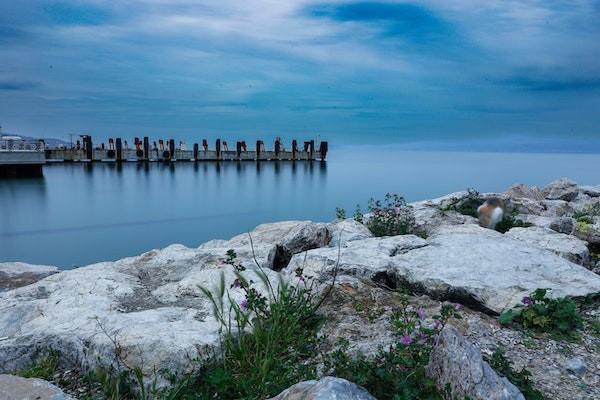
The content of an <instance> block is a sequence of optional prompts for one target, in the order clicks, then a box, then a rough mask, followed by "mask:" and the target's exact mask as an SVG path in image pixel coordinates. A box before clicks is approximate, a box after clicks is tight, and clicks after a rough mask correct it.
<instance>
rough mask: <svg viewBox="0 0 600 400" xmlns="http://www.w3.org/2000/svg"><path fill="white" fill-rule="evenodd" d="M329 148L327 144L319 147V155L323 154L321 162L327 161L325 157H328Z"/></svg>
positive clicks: (322, 143)
mask: <svg viewBox="0 0 600 400" xmlns="http://www.w3.org/2000/svg"><path fill="white" fill-rule="evenodd" d="M328 147H329V145H328V143H327V142H321V145H320V146H319V153H321V161H325V157H327V150H328Z"/></svg>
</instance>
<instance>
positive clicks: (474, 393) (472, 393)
mask: <svg viewBox="0 0 600 400" xmlns="http://www.w3.org/2000/svg"><path fill="white" fill-rule="evenodd" d="M427 372H428V374H429V375H430V376H431V377H432V378H433V379H434V380H435V381H436V382H437V385H438V386H439V388H440V389H444V388H445V386H446V385H449V386H450V388H451V390H450V392H451V394H452V396H453V398H460V399H462V398H469V399H473V400H525V397H524V396H523V394H521V392H520V391H519V389H517V387H516V386H515V385H513V384H512V383H510V382H509V381H508V379H506V378H504V377H501V376H499V375H498V374H497V373H496V371H494V370H493V369H492V367H490V365H489V364H488V363H487V362H485V361H484V360H483V357H482V356H481V352H480V351H479V350H478V349H477V348H476V347H475V346H473V345H472V344H471V343H469V342H468V341H467V340H466V339H465V338H464V337H462V336H461V335H460V334H459V333H458V331H457V330H456V329H454V328H453V327H451V326H447V327H445V328H444V330H443V331H442V332H441V334H440V335H439V336H438V339H437V341H436V343H435V346H434V348H433V351H432V352H431V356H430V359H429V365H428V367H427Z"/></svg>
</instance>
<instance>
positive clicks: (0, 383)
mask: <svg viewBox="0 0 600 400" xmlns="http://www.w3.org/2000/svg"><path fill="white" fill-rule="evenodd" d="M0 399H1V400H72V399H73V398H72V397H71V396H68V395H66V394H64V393H63V391H62V390H60V389H59V388H58V387H56V386H54V385H53V384H51V383H50V382H47V381H45V380H42V379H36V378H21V377H20V376H13V375H0Z"/></svg>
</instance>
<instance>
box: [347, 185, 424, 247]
mask: <svg viewBox="0 0 600 400" xmlns="http://www.w3.org/2000/svg"><path fill="white" fill-rule="evenodd" d="M357 211H358V212H359V213H360V209H358V210H357ZM369 213H371V216H370V217H369V219H368V220H367V222H366V224H367V227H368V228H369V230H370V231H371V233H373V235H375V236H396V235H406V234H409V233H415V231H416V229H415V225H416V224H415V217H414V215H413V212H412V208H411V207H410V206H409V205H407V204H406V200H404V197H401V196H399V195H397V194H391V193H387V194H386V195H385V198H384V199H383V200H375V199H371V200H370V201H369ZM355 214H356V213H355ZM360 215H361V217H362V214H360Z"/></svg>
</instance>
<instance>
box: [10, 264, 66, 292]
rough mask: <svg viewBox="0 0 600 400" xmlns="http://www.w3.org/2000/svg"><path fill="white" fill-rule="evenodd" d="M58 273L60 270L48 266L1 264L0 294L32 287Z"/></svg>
mask: <svg viewBox="0 0 600 400" xmlns="http://www.w3.org/2000/svg"><path fill="white" fill-rule="evenodd" d="M57 272H58V268H56V267H51V266H48V265H32V264H25V263H22V262H4V263H0V292H2V291H5V290H10V289H15V288H18V287H21V286H26V285H30V284H32V283H35V282H37V281H39V280H40V279H44V278H45V277H47V276H50V275H52V274H56V273H57Z"/></svg>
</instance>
